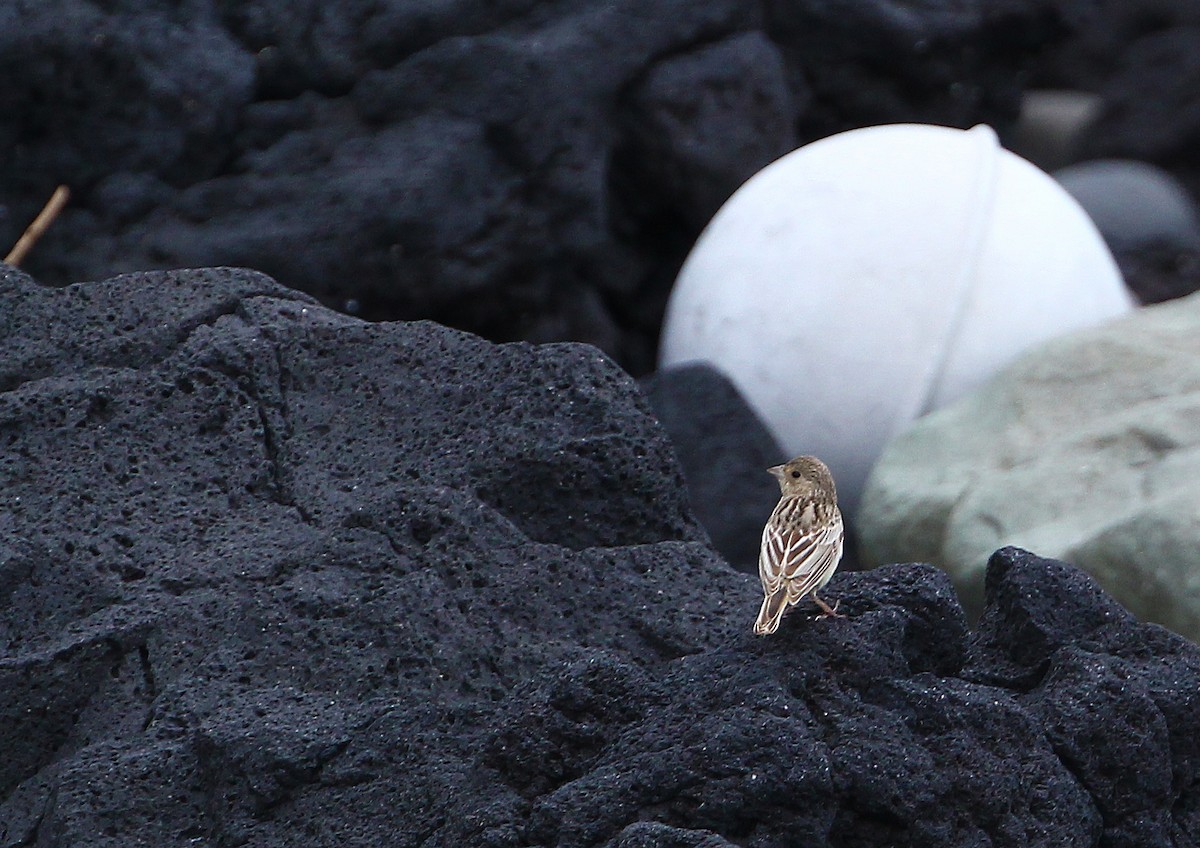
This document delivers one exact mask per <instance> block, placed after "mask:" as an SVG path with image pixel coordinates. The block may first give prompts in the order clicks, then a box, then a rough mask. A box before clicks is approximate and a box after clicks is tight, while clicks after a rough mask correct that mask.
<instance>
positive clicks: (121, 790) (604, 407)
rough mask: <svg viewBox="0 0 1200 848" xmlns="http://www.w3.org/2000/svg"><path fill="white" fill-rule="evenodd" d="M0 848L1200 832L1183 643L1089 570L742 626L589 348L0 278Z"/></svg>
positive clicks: (1027, 837) (117, 286)
mask: <svg viewBox="0 0 1200 848" xmlns="http://www.w3.org/2000/svg"><path fill="white" fill-rule="evenodd" d="M0 298H2V299H3V302H4V303H5V304H6V309H5V311H4V312H3V313H2V314H0V388H2V389H3V391H2V393H0V446H2V453H0V505H2V508H0V751H3V752H4V756H3V757H0V845H3V846H15V845H26V844H29V845H33V844H37V845H46V846H67V845H72V846H75V845H79V846H82V845H88V846H96V845H111V846H114V847H115V846H118V845H122V846H123V845H130V844H153V845H184V844H189V845H214V846H215V845H240V844H247V845H251V844H252V845H258V846H275V845H288V844H306V845H330V846H333V845H339V846H340V845H346V844H372V845H378V844H388V845H401V846H410V845H411V846H418V845H471V846H525V845H541V846H551V845H555V846H593V845H611V846H622V848H640V846H681V848H683V847H684V846H687V847H688V848H692V847H693V846H695V847H698V846H704V848H719V846H726V845H757V846H768V845H806V846H807V845H815V846H855V845H879V844H888V845H912V846H918V845H920V846H927V845H979V844H986V843H990V844H993V845H1013V846H1017V845H1022V846H1024V845H1045V846H1061V845H1094V844H1098V843H1099V844H1114V845H1115V844H1122V845H1124V844H1129V845H1133V844H1145V845H1165V844H1176V845H1186V844H1195V842H1196V840H1197V839H1200V796H1198V794H1197V793H1198V788H1197V787H1198V786H1200V783H1198V778H1200V751H1198V748H1197V745H1198V743H1197V741H1196V737H1195V734H1194V729H1195V728H1196V727H1197V726H1200V694H1198V693H1200V650H1198V649H1197V648H1196V647H1195V646H1194V645H1191V644H1190V643H1188V642H1186V641H1184V640H1182V639H1180V638H1178V637H1175V636H1173V635H1172V634H1170V633H1169V632H1167V631H1165V630H1163V629H1161V628H1158V627H1155V626H1153V625H1141V624H1139V623H1137V622H1136V621H1135V620H1134V619H1133V618H1132V617H1131V616H1130V615H1129V614H1128V613H1126V612H1125V611H1124V610H1123V609H1122V608H1121V607H1119V606H1118V605H1117V604H1115V602H1113V601H1112V600H1111V599H1110V598H1109V597H1108V596H1106V595H1105V594H1104V593H1103V592H1101V591H1100V590H1099V589H1098V588H1097V587H1096V585H1095V584H1094V583H1093V582H1092V581H1091V580H1090V579H1089V578H1087V577H1086V576H1085V575H1083V574H1082V573H1081V572H1079V571H1077V570H1075V569H1073V568H1071V567H1070V566H1067V565H1065V564H1062V563H1057V562H1054V561H1049V560H1042V559H1039V558H1037V557H1034V556H1032V555H1029V554H1026V553H1024V552H1021V551H1018V550H1015V549H1006V550H1004V551H1001V552H1000V553H998V554H997V555H996V556H995V557H993V560H992V563H991V565H990V569H989V581H988V599H987V607H986V612H985V614H984V617H983V619H982V621H981V623H980V627H979V629H978V631H976V632H975V633H970V632H969V631H968V630H967V627H966V625H965V619H964V616H963V613H962V610H961V608H960V607H959V605H958V603H957V601H956V599H955V598H954V595H953V593H952V591H951V588H950V584H949V581H948V580H947V579H946V578H945V577H944V576H943V575H942V574H941V573H940V572H938V571H937V570H935V569H933V568H931V567H929V566H924V565H894V566H887V567H884V568H881V569H877V570H876V571H873V572H867V573H855V574H842V575H839V576H838V577H835V579H834V581H833V582H832V583H831V584H830V587H829V589H828V594H829V596H830V597H832V598H840V599H841V604H842V605H841V610H842V612H845V613H847V618H845V619H837V620H832V621H819V620H816V619H815V618H814V617H813V616H812V615H811V612H810V610H808V609H807V608H806V607H805V606H803V605H802V606H801V607H800V608H799V609H797V610H795V611H793V612H792V613H791V614H790V615H789V617H788V618H787V619H785V622H784V625H783V627H782V628H781V629H780V632H779V633H778V634H777V636H776V637H773V638H767V639H763V638H756V637H753V636H752V635H750V632H749V626H750V622H751V620H752V618H753V614H754V611H755V610H756V608H757V602H758V592H759V589H758V586H757V584H756V581H754V580H753V578H751V577H749V576H746V575H741V574H738V573H736V572H734V571H733V570H731V569H730V568H728V567H727V566H726V565H725V564H724V563H723V562H722V561H721V559H720V558H719V557H718V555H717V554H716V553H715V552H714V551H712V550H711V549H710V548H709V547H708V546H707V543H706V542H705V541H704V537H703V534H702V532H701V531H700V530H699V529H698V527H697V525H696V523H695V522H694V520H693V519H692V517H691V516H690V514H689V513H688V511H687V509H686V506H685V503H684V496H683V494H682V492H683V484H682V479H681V476H680V474H679V472H678V470H677V468H676V466H675V464H674V461H673V459H672V458H671V455H670V449H669V447H668V445H667V443H666V441H665V438H664V436H663V434H662V433H661V431H660V430H659V429H658V428H657V425H655V424H654V422H653V420H652V419H651V417H650V416H649V414H648V412H647V409H646V407H645V405H644V401H643V400H642V399H641V397H640V395H639V393H638V391H637V389H636V387H635V386H634V384H633V383H632V382H631V381H630V380H629V379H628V378H627V377H626V376H625V375H624V374H622V373H621V372H620V371H619V370H618V369H616V368H615V367H614V366H613V365H612V364H611V363H610V362H609V361H608V360H606V359H605V358H604V357H603V356H601V355H600V354H598V353H597V352H596V351H595V350H593V349H590V348H587V347H582V346H572V345H557V346H547V347H531V346H528V345H506V346H499V347H497V346H494V345H491V344H489V343H487V342H483V341H481V340H479V339H477V338H474V337H471V336H468V335H465V334H462V333H458V332H455V331H451V330H446V329H444V328H441V327H438V326H436V325H433V324H380V325H371V324H365V323H362V322H359V321H357V320H354V319H350V318H345V317H342V316H339V315H337V314H335V313H332V312H329V311H327V310H325V309H323V308H321V307H319V306H316V305H314V304H313V303H312V302H311V301H310V300H309V299H308V298H307V297H305V296H303V295H300V294H297V293H296V292H292V291H289V290H287V289H284V288H282V287H280V286H278V285H276V284H275V283H273V282H272V281H271V280H269V279H267V278H265V277H262V276H260V275H257V274H253V273H248V272H239V271H228V270H209V271H189V272H176V273H151V274H143V275H136V276H131V277H122V278H117V279H113V280H107V281H104V282H99V283H87V284H81V285H76V286H71V287H68V288H66V289H61V290H49V289H43V288H41V287H39V286H37V285H36V284H35V283H33V282H32V281H31V280H30V279H29V278H27V277H24V276H23V275H20V274H18V273H15V272H12V271H9V272H7V273H6V274H5V275H4V276H3V277H2V278H0Z"/></svg>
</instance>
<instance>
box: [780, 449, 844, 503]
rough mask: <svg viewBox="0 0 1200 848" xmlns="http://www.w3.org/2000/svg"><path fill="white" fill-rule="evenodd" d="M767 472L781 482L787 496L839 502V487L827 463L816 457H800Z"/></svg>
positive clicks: (782, 490)
mask: <svg viewBox="0 0 1200 848" xmlns="http://www.w3.org/2000/svg"><path fill="white" fill-rule="evenodd" d="M767 471H769V472H771V473H772V474H774V475H775V477H776V479H778V480H779V491H780V492H782V493H783V494H784V495H785V496H810V497H816V498H819V499H822V500H829V501H832V502H834V503H836V502H837V487H836V486H835V485H834V482H833V475H832V474H830V473H829V468H828V467H826V465H825V463H823V462H821V460H819V459H817V458H816V457H815V456H798V457H796V458H795V459H793V460H792V461H791V462H785V463H784V464H783V465H775V466H772V467H771V468H768V469H767Z"/></svg>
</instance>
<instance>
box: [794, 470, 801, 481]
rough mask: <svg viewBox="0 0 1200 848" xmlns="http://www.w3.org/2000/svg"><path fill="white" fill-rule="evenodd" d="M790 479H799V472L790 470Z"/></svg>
mask: <svg viewBox="0 0 1200 848" xmlns="http://www.w3.org/2000/svg"><path fill="white" fill-rule="evenodd" d="M792 479H793V480H799V479H800V472H799V471H793V472H792Z"/></svg>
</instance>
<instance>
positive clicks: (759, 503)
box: [642, 363, 790, 574]
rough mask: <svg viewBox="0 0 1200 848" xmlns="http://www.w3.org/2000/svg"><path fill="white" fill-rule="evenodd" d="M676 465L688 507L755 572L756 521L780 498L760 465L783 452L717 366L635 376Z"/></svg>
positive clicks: (730, 554)
mask: <svg viewBox="0 0 1200 848" xmlns="http://www.w3.org/2000/svg"><path fill="white" fill-rule="evenodd" d="M642 391H643V392H644V393H645V395H646V399H647V400H648V401H649V402H650V406H651V407H652V408H653V409H654V414H655V415H656V416H657V417H658V420H659V421H660V422H661V423H662V425H663V428H664V429H666V431H667V434H668V435H669V436H670V437H671V444H672V446H673V447H674V448H675V455H676V456H677V457H678V458H679V464H680V465H681V466H682V467H683V476H684V478H685V479H686V480H687V487H688V493H689V495H690V498H691V506H692V512H693V513H694V514H695V516H696V518H698V519H699V520H700V523H701V524H702V525H704V529H705V530H707V531H708V537H709V539H711V540H712V543H713V547H715V548H716V549H717V550H718V551H720V552H721V554H722V556H724V557H725V558H726V559H727V560H729V562H730V564H732V565H733V566H734V567H735V568H737V569H739V570H741V571H746V572H749V573H752V574H757V573H758V547H759V541H760V539H761V536H762V528H763V524H764V523H765V522H766V520H767V517H768V516H769V515H770V514H771V510H773V509H774V508H775V504H776V503H777V502H778V501H779V483H778V482H776V480H775V478H774V477H772V476H771V475H770V474H767V473H766V469H767V468H769V467H771V466H772V465H776V464H778V463H780V462H785V461H787V460H788V459H790V457H787V456H784V453H783V449H782V448H780V447H779V445H778V444H777V443H776V442H775V438H774V437H773V436H772V435H771V433H770V431H769V430H767V428H766V425H764V424H763V423H762V421H761V420H760V419H759V417H758V416H757V415H756V414H755V413H754V410H753V409H751V408H750V407H749V406H748V405H747V404H746V401H745V400H744V399H743V398H742V396H741V394H739V393H738V390H737V388H736V387H735V386H734V385H733V383H731V382H730V381H729V379H728V378H727V377H726V376H725V375H724V374H722V373H721V372H720V371H718V370H717V369H715V368H713V367H711V366H709V365H705V364H703V363H697V364H694V365H681V366H679V367H676V368H664V369H663V370H661V371H658V372H657V373H655V374H654V376H653V377H650V378H647V379H646V380H644V381H643V382H642Z"/></svg>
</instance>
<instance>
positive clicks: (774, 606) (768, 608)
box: [754, 587, 788, 636]
mask: <svg viewBox="0 0 1200 848" xmlns="http://www.w3.org/2000/svg"><path fill="white" fill-rule="evenodd" d="M787 608H788V602H787V592H785V591H784V590H783V587H780V589H779V591H778V592H775V593H774V594H770V595H767V596H766V597H765V598H763V602H762V607H761V608H760V609H759V611H758V621H756V622H754V633H755V634H756V635H758V636H767V635H769V634H771V633H774V632H775V631H776V630H778V629H779V620H780V619H781V618H783V613H784V611H785V610H786V609H787Z"/></svg>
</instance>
